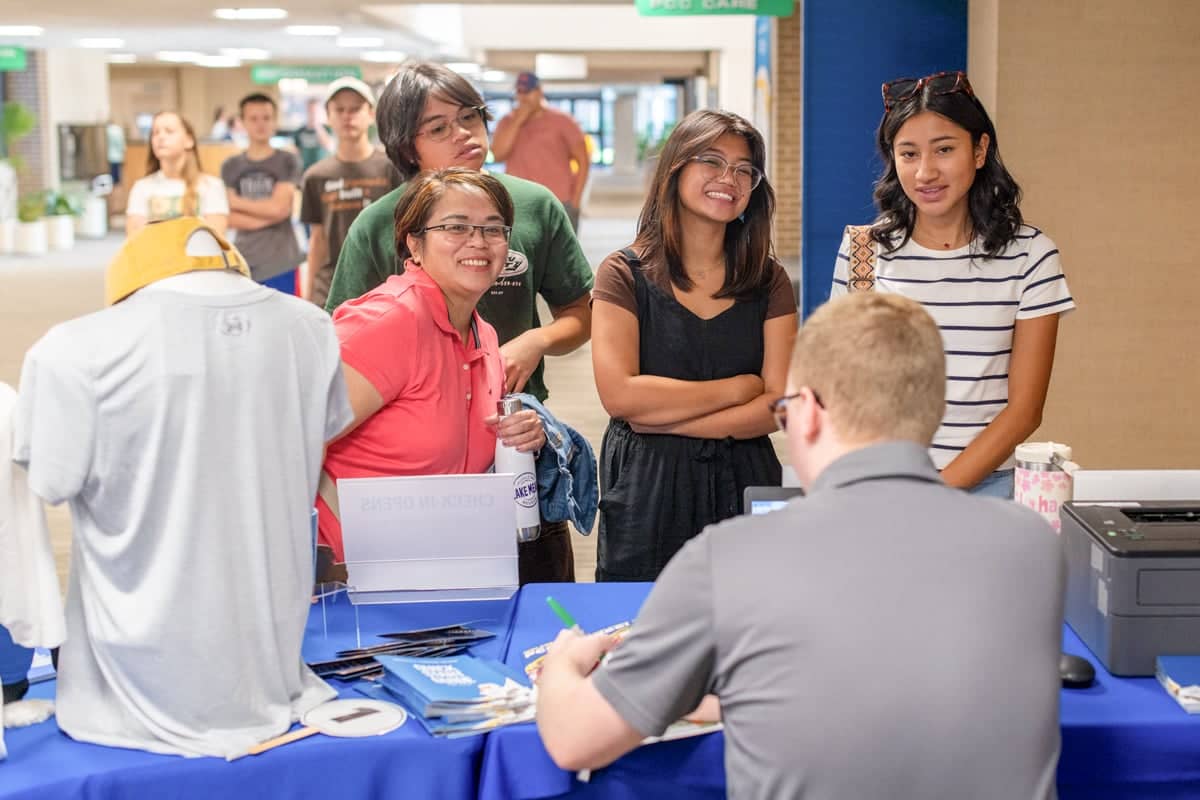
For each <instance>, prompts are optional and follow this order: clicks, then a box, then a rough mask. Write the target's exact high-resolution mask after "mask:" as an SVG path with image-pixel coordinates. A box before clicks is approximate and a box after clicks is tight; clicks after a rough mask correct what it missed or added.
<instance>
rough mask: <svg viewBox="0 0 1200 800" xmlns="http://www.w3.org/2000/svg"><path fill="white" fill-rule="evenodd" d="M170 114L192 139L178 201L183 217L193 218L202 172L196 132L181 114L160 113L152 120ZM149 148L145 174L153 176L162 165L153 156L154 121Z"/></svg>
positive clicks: (198, 203) (151, 125)
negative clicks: (180, 196)
mask: <svg viewBox="0 0 1200 800" xmlns="http://www.w3.org/2000/svg"><path fill="white" fill-rule="evenodd" d="M166 114H170V115H171V116H173V117H175V119H177V120H179V124H180V125H182V126H183V129H184V130H185V131H187V135H188V136H190V137H192V149H191V150H189V151H188V152H189V153H191V154H192V157H191V158H186V159H184V161H183V184H184V187H185V188H184V190H183V199H182V200H181V201H180V210H181V211H182V212H183V215H184V216H185V217H193V216H196V214H197V213H198V212H199V210H200V201H199V192H198V191H197V189H196V181H197V180H198V179H199V178H200V173H201V172H203V171H204V170H203V169H202V168H201V166H200V154H199V153H198V152H197V150H196V130H195V129H194V128H193V127H192V123H190V122H188V121H187V120H186V119H184V118H183V115H182V114H179V113H177V112H175V111H160V112H158V113H157V114H155V115H154V119H155V120H157V119H158V118H159V117H161V116H164V115H166ZM150 131H151V134H150V139H151V141H150V146H149V147H147V148H146V152H147V155H146V174H147V175H153V174H154V173H155V172H158V171H159V170H160V169H162V163H161V162H159V160H158V156H156V155H154V120H151V122H150Z"/></svg>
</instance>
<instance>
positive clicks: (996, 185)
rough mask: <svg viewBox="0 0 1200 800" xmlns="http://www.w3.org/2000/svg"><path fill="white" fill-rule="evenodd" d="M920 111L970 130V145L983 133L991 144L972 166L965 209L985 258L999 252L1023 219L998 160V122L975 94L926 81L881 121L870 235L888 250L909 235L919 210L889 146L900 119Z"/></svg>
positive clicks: (1017, 193)
mask: <svg viewBox="0 0 1200 800" xmlns="http://www.w3.org/2000/svg"><path fill="white" fill-rule="evenodd" d="M922 111H932V112H934V113H935V114H940V115H941V116H943V117H945V118H946V119H948V120H950V121H951V122H953V123H954V124H956V125H958V126H959V127H961V128H963V129H964V130H966V131H967V133H969V134H971V144H973V145H978V144H979V140H980V138H981V137H982V136H983V134H985V133H986V134H987V136H988V139H989V141H990V144H989V145H988V149H987V156H986V157H985V158H984V161H983V166H982V167H980V168H979V169H977V170H975V182H974V183H972V184H971V189H970V191H968V193H967V214H968V216H969V217H970V219H971V227H972V228H973V230H974V238H976V239H979V240H982V242H983V255H985V256H986V257H988V258H992V257H994V256H997V255H999V254H1000V253H1001V251H1003V250H1004V248H1005V247H1007V246H1008V244H1009V243H1010V242H1012V241H1013V240H1014V239H1015V238H1016V236H1017V231H1018V230H1019V229H1020V227H1021V224H1022V222H1023V220H1022V218H1021V208H1020V203H1021V187H1020V186H1018V185H1017V182H1016V180H1015V179H1014V178H1013V176H1012V175H1010V174H1009V172H1008V170H1007V169H1005V167H1004V162H1003V161H1001V160H1000V145H999V143H998V142H997V141H996V126H995V125H993V124H992V119H991V117H989V116H988V113H987V111H986V110H985V109H984V107H983V103H981V102H979V100H978V98H976V97H974V96H973V95H971V94H968V93H966V92H963V91H955V92H950V93H948V94H938V93H935V92H934V91H933V90H932V88H931V87H930V86H929V85H928V84H927V85H926V86H925V87H924V89H923V90H922V91H920V92H918V93H917V94H915V95H913V96H912V97H910V98H907V99H905V100H901V101H900V102H898V103H897V104H896V105H894V106H893V107H892V109H891V111H888V112H887V113H885V114H884V115H883V121H882V122H880V123H879V131H878V132H877V134H876V143H877V144H878V146H879V155H880V157H881V158H882V159H883V163H884V164H885V165H886V168H885V169H884V172H883V175H882V177H880V178H879V180H878V181H876V182H875V205H877V206H878V207H879V216H878V217H876V219H875V222H874V224H873V225H872V227H871V237H872V238H873V239H874V240H875V241H877V242H879V243H880V244H881V245H882V246H883V248H884V250H886V251H887V252H891V251H892V250H895V249H896V248H898V247H900V246H901V245H903V244H905V243H907V242H908V240H909V238H911V237H912V232H913V225H915V224H916V221H917V209H916V206H914V205H913V202H912V200H909V199H908V196H907V195H906V194H904V189H903V188H902V187H901V186H900V178H899V177H898V176H897V175H896V157H895V154H894V153H893V151H892V145H893V143H894V142H895V141H896V135H897V134H898V133H899V132H900V128H901V127H902V126H903V125H904V123H905V122H907V121H908V120H909V119H911V118H912V117H914V116H916V115H917V114H920V113H921V112H922Z"/></svg>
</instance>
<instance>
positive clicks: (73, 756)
mask: <svg viewBox="0 0 1200 800" xmlns="http://www.w3.org/2000/svg"><path fill="white" fill-rule="evenodd" d="M513 603H514V601H501V602H472V603H441V604H419V605H418V604H409V605H393V606H360V607H359V623H360V627H361V630H362V631H363V644H364V645H368V644H372V643H377V642H378V641H379V640H377V639H375V637H373V636H371V635H369V634H370V633H386V632H389V631H395V630H402V629H412V628H424V627H432V626H435V625H444V624H449V623H455V622H472V623H473V624H475V625H476V626H478V627H481V628H486V629H488V630H492V631H495V632H496V633H497V634H498V636H497V637H496V639H494V640H491V641H488V642H485V643H483V644H481V645H479V646H478V647H477V648H475V652H476V653H477V654H479V655H483V656H488V657H493V658H495V657H499V656H500V655H501V653H503V651H504V648H505V644H506V641H507V633H508V630H509V627H510V616H511V612H512V608H513ZM326 624H327V627H328V636H326V635H325V629H326ZM354 646H355V626H354V610H353V608H352V607H351V605H350V603H349V602H348V601H347V600H346V599H345V596H344V595H341V596H339V597H337V598H336V599H332V598H331V599H330V601H328V602H327V603H326V606H325V608H324V614H323V611H322V607H321V605H319V604H318V605H316V606H314V607H313V610H312V613H311V614H310V616H309V622H308V629H307V632H306V636H305V642H304V656H305V658H306V659H307V660H317V659H324V658H332V657H333V654H334V652H335V651H337V650H340V649H344V648H348V647H354ZM219 667H220V664H219V661H214V668H219ZM331 685H333V686H334V687H335V688H338V689H339V690H340V691H339V695H340V696H342V697H358V696H359V695H358V694H357V693H355V692H353V691H352V690H351V689H349V688H347V687H346V686H344V685H343V684H339V683H336V682H334V683H332V684H331ZM53 687H54V684H53V683H52V682H50V683H43V684H36V685H35V686H34V687H33V690H32V692H31V694H32V695H34V696H42V697H49V696H52V695H53ZM5 741H6V743H7V745H8V760H7V761H0V799H2V800H16V799H17V798H20V799H21V800H25V799H26V798H28V799H29V800H34V799H35V798H36V800H48V798H54V800H60V798H61V799H65V798H97V799H99V798H103V800H122V799H123V798H130V799H131V800H132V799H133V798H137V800H147V799H148V798H154V799H155V800H158V799H159V798H170V799H171V800H192V798H195V800H201V799H203V800H208V799H209V798H222V800H224V799H225V798H252V799H253V800H268V798H277V797H278V798H289V799H290V798H313V799H314V800H317V799H319V800H329V798H342V797H344V798H355V800H360V798H409V797H411V798H425V797H429V798H452V799H457V798H461V800H472V799H473V798H475V797H476V796H477V794H478V780H477V778H478V775H479V765H480V757H481V753H482V748H483V742H482V740H481V739H480V738H478V737H476V738H469V739H458V740H454V741H445V740H435V739H433V738H431V737H430V736H429V735H428V734H426V733H425V731H424V729H423V728H422V727H421V726H420V724H419V723H418V722H416V721H415V720H410V721H409V722H407V723H405V724H404V725H403V726H402V727H400V728H399V729H397V730H395V731H393V732H391V733H388V734H386V735H384V736H378V737H372V738H369V739H333V738H330V737H326V736H321V735H317V736H312V737H310V738H307V739H303V740H301V741H298V742H293V743H292V744H288V745H285V746H283V747H280V748H278V749H276V750H272V751H270V752H268V753H264V754H262V755H260V756H253V757H247V758H243V759H240V760H238V761H234V762H228V763H227V762H225V761H224V760H222V759H217V758H180V757H176V756H162V755H154V754H151V753H144V752H141V751H139V750H126V749H121V748H112V747H101V746H98V745H92V744H84V743H80V742H76V741H73V740H72V739H70V738H69V737H67V736H66V735H65V734H63V733H61V732H59V730H58V727H57V725H56V724H55V723H54V721H53V720H51V721H48V722H44V723H42V724H40V725H34V726H32V727H29V728H19V729H11V730H9V731H7V732H6V734H5Z"/></svg>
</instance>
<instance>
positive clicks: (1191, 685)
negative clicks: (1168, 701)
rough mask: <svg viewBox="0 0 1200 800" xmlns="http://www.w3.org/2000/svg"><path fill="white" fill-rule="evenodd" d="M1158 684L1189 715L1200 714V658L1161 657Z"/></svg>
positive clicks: (1156, 665)
mask: <svg viewBox="0 0 1200 800" xmlns="http://www.w3.org/2000/svg"><path fill="white" fill-rule="evenodd" d="M1154 667H1155V669H1154V674H1155V676H1156V677H1157V678H1158V682H1159V683H1161V684H1162V685H1163V688H1164V689H1166V690H1167V694H1169V695H1171V697H1174V698H1175V702H1177V703H1179V705H1181V706H1183V710H1184V711H1186V712H1188V713H1189V714H1200V656H1159V657H1158V659H1157V661H1156V662H1155V665H1154Z"/></svg>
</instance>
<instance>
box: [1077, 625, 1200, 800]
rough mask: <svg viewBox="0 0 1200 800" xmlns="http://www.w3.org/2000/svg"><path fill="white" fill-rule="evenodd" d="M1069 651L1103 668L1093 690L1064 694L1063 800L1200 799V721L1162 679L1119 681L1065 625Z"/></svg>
mask: <svg viewBox="0 0 1200 800" xmlns="http://www.w3.org/2000/svg"><path fill="white" fill-rule="evenodd" d="M1063 650H1065V651H1066V652H1068V653H1075V654H1076V655H1081V656H1083V657H1084V658H1086V659H1087V660H1088V661H1090V662H1092V665H1093V666H1095V667H1096V682H1095V683H1094V684H1093V685H1092V686H1090V687H1089V688H1087V689H1063V690H1062V692H1061V693H1060V697H1061V702H1060V706H1059V709H1060V711H1059V714H1060V722H1061V724H1062V754H1061V755H1060V756H1059V760H1058V793H1059V798H1060V800H1076V798H1077V799H1078V800H1146V799H1147V798H1153V800H1176V799H1177V798H1178V799H1182V798H1188V799H1189V800H1195V799H1196V798H1200V715H1195V716H1194V715H1191V714H1188V713H1187V712H1185V711H1184V710H1183V709H1182V708H1181V707H1180V706H1179V704H1178V703H1176V702H1175V701H1174V700H1173V699H1171V697H1170V696H1169V695H1168V694H1167V693H1166V692H1165V691H1164V690H1163V688H1162V686H1160V685H1159V683H1158V680H1157V679H1155V678H1117V677H1114V676H1112V675H1111V674H1109V672H1108V671H1107V670H1105V669H1104V667H1103V665H1101V663H1100V659H1099V658H1097V657H1096V656H1095V655H1093V654H1092V652H1091V651H1090V650H1088V648H1087V645H1085V644H1084V643H1083V642H1081V641H1080V640H1079V637H1078V636H1076V635H1075V632H1074V631H1073V630H1071V629H1070V628H1069V627H1068V626H1066V625H1064V626H1063Z"/></svg>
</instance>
